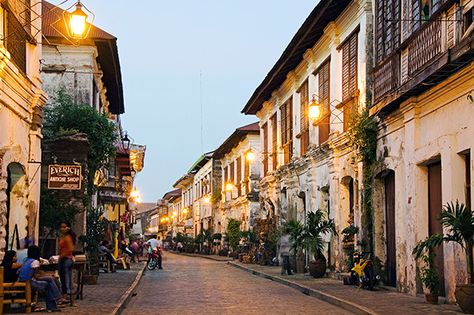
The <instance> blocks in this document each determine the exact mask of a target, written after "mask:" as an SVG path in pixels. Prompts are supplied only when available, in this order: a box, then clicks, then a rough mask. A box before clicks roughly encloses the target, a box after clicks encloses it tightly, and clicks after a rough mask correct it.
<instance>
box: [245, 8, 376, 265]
mask: <svg viewBox="0 0 474 315" xmlns="http://www.w3.org/2000/svg"><path fill="white" fill-rule="evenodd" d="M372 20H373V17H372V3H371V1H365V0H354V1H331V0H322V1H320V2H319V3H318V4H317V5H316V7H315V9H314V10H313V11H312V12H311V14H310V15H309V17H308V18H307V19H306V21H305V22H304V23H303V25H302V26H301V28H300V29H299V30H298V32H297V33H296V35H295V36H294V38H293V39H292V40H291V42H290V43H289V45H288V47H287V48H286V49H285V51H284V52H283V54H282V56H281V57H280V59H279V60H278V61H277V63H276V64H275V65H274V66H273V68H272V69H271V70H270V72H269V74H268V75H267V76H266V78H265V80H264V81H263V82H262V83H261V84H260V86H258V87H257V89H256V90H255V92H254V93H253V95H252V96H251V98H250V100H249V101H248V103H247V104H246V106H245V107H244V109H243V110H242V112H243V113H245V114H247V115H256V116H257V117H258V119H259V125H260V128H261V131H260V137H261V145H262V149H261V151H262V155H263V159H262V163H261V169H262V180H261V182H260V187H259V189H260V200H261V204H262V207H263V208H264V210H263V211H264V212H265V213H267V215H268V216H277V218H278V221H279V222H280V223H281V224H283V223H285V222H288V221H289V220H292V219H293V220H299V221H301V222H303V223H304V222H305V220H306V219H305V218H306V216H307V213H308V212H310V211H315V210H316V209H322V210H324V211H325V212H326V213H327V215H328V216H329V217H330V218H332V219H334V221H335V225H336V230H337V232H338V235H341V233H340V232H341V230H342V229H344V228H345V227H347V226H348V225H349V224H353V223H355V224H356V225H358V226H360V221H361V217H362V214H361V212H360V200H359V198H358V196H359V191H360V182H361V165H360V163H358V162H357V156H356V152H355V151H354V150H353V148H352V147H351V146H350V142H349V134H348V130H349V129H350V127H351V122H352V119H353V117H355V116H356V115H357V113H360V112H362V111H363V110H364V109H365V107H366V102H367V99H368V93H369V92H370V85H369V80H368V79H367V78H368V73H370V70H371V59H370V56H371V53H370V52H371V49H372V46H371V38H372ZM312 101H314V102H317V103H319V104H321V105H322V106H321V107H322V110H321V113H320V117H319V119H318V120H317V121H311V119H310V118H309V113H308V107H309V104H310V103H311V102H312ZM338 235H332V236H327V238H326V241H327V242H328V244H329V245H328V246H327V248H326V251H325V255H326V258H327V261H328V265H329V266H332V267H333V268H334V269H335V270H336V271H343V270H344V268H345V265H346V264H345V259H346V253H345V252H344V250H343V248H342V242H341V239H342V238H341V239H340V237H339V236H338Z"/></svg>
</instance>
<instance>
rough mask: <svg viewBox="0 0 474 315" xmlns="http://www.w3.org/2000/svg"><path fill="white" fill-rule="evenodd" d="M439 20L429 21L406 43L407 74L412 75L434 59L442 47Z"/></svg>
mask: <svg viewBox="0 0 474 315" xmlns="http://www.w3.org/2000/svg"><path fill="white" fill-rule="evenodd" d="M441 23H443V22H441V21H439V20H436V21H431V22H429V23H426V24H425V25H424V27H422V28H421V30H420V31H419V32H418V33H417V34H416V36H415V37H414V38H413V40H411V41H410V42H409V44H408V47H407V49H408V76H409V77H413V76H415V75H416V74H417V73H418V72H419V71H421V70H422V69H423V68H424V66H425V65H427V64H428V63H429V62H430V61H432V60H435V59H436V57H437V56H439V55H440V54H441V52H442V51H443V48H444V46H445V45H444V43H443V37H442V25H441Z"/></svg>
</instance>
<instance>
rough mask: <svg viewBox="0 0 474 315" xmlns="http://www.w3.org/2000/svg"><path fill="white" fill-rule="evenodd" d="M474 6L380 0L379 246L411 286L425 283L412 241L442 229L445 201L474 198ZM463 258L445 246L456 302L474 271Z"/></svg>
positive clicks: (440, 263) (449, 288)
mask: <svg viewBox="0 0 474 315" xmlns="http://www.w3.org/2000/svg"><path fill="white" fill-rule="evenodd" d="M473 7H474V2H473V1H459V2H456V1H441V0H440V1H421V2H418V1H396V0H395V1H387V0H383V1H382V0H379V1H375V5H374V12H375V24H374V25H375V27H374V59H375V69H374V98H373V99H374V102H373V106H372V108H371V114H372V115H374V116H375V117H377V118H378V120H379V130H378V132H379V135H378V142H377V160H378V164H377V172H376V174H375V175H376V178H375V183H376V184H375V187H376V190H375V192H374V193H375V196H374V204H375V209H377V211H376V213H375V215H374V220H375V224H374V226H375V252H376V255H377V256H378V257H380V258H381V260H382V261H384V262H385V265H386V268H387V270H386V272H387V274H388V277H389V281H390V283H389V284H391V285H393V286H396V287H397V288H398V290H399V291H403V292H409V293H411V294H416V293H419V292H421V291H422V286H421V285H420V283H419V280H417V272H416V267H417V264H416V261H415V260H414V258H413V256H412V255H411V252H412V250H413V248H414V247H415V246H416V244H417V242H419V241H420V240H423V239H425V238H426V237H427V236H429V235H431V234H434V233H441V232H443V227H442V226H441V223H440V222H439V221H438V220H437V218H438V217H439V215H440V213H441V210H442V207H443V205H445V204H446V203H448V202H451V201H456V200H459V201H460V202H463V203H464V204H465V205H467V206H468V207H471V205H472V201H473V199H472V194H471V187H472V178H471V174H472V170H473V159H472V153H471V152H472V149H473V148H474V140H473V139H474V130H473V128H472V126H473V124H474V115H472V106H473V105H474V101H473V100H474V97H473V96H474V63H473V57H472V56H473V39H474V32H473V25H474V24H473V22H472V21H473ZM386 17H392V20H393V22H390V23H389V22H387V19H386ZM428 39H429V40H428ZM464 259H465V257H464V255H463V254H462V249H461V248H460V247H459V246H457V245H454V244H451V243H449V244H443V246H442V248H440V249H437V250H436V258H435V267H436V268H437V270H438V275H439V276H440V279H441V290H440V294H441V295H445V296H446V297H447V298H448V300H449V301H451V302H453V301H454V299H455V298H454V291H455V286H456V283H464V281H466V279H467V274H466V270H465V267H464V266H465V262H464Z"/></svg>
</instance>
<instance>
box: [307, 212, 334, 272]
mask: <svg viewBox="0 0 474 315" xmlns="http://www.w3.org/2000/svg"><path fill="white" fill-rule="evenodd" d="M325 217H326V214H325V213H324V212H323V211H322V210H321V209H318V210H316V212H310V213H308V216H307V220H306V221H307V223H306V226H305V228H304V231H303V235H302V243H303V246H304V247H305V248H306V249H309V250H310V251H311V252H312V253H313V254H314V260H311V261H310V262H309V273H310V275H311V276H313V277H314V278H321V277H323V276H324V274H325V273H326V268H327V266H326V257H324V254H323V250H324V243H325V242H324V240H323V236H324V235H326V234H328V233H331V232H332V233H334V234H336V228H335V225H334V221H333V220H332V219H326V218H325Z"/></svg>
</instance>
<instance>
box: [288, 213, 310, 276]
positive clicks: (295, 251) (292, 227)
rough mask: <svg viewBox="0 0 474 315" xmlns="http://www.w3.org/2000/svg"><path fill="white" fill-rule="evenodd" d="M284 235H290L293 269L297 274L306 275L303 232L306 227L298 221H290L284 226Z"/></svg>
mask: <svg viewBox="0 0 474 315" xmlns="http://www.w3.org/2000/svg"><path fill="white" fill-rule="evenodd" d="M283 230H284V233H288V234H289V235H290V241H291V254H292V255H291V256H292V257H291V258H290V259H291V260H293V264H292V267H294V270H296V272H297V273H304V272H305V271H306V270H305V263H304V255H303V254H302V253H303V232H304V226H303V224H302V223H301V222H300V221H298V220H290V221H288V222H287V223H286V224H285V226H284V229H283Z"/></svg>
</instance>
